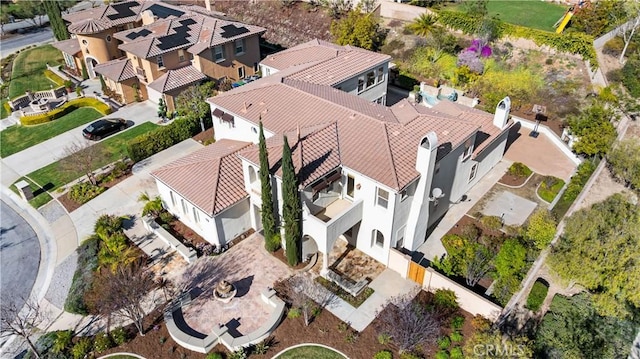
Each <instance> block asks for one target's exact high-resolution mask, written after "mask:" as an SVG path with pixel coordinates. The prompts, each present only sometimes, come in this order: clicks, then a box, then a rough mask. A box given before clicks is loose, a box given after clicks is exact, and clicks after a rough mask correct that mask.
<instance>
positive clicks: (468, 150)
mask: <svg viewBox="0 0 640 359" xmlns="http://www.w3.org/2000/svg"><path fill="white" fill-rule="evenodd" d="M472 152H473V144H472V143H471V139H468V140H467V141H466V142H465V143H464V154H462V159H463V160H465V159H467V158H469V157H470V156H471V153H472Z"/></svg>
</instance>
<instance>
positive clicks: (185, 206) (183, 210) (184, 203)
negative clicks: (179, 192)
mask: <svg viewBox="0 0 640 359" xmlns="http://www.w3.org/2000/svg"><path fill="white" fill-rule="evenodd" d="M180 203H181V204H182V213H184V214H187V213H189V210H188V209H187V203H186V202H185V201H184V199H182V198H180Z"/></svg>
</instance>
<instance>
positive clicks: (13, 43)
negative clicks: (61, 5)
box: [0, 27, 53, 57]
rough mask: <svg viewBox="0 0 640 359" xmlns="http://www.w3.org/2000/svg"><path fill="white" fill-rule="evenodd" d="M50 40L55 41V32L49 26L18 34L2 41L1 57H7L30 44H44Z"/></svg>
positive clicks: (0, 47)
mask: <svg viewBox="0 0 640 359" xmlns="http://www.w3.org/2000/svg"><path fill="white" fill-rule="evenodd" d="M49 42H53V32H51V28H48V27H47V28H44V29H41V30H40V31H38V32H34V33H28V34H16V35H13V36H11V37H8V38H6V39H3V40H2V42H0V57H6V56H8V55H10V54H12V53H14V52H16V51H17V50H20V49H22V48H25V47H27V46H29V45H42V44H46V43H49Z"/></svg>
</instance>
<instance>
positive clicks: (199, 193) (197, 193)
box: [151, 139, 251, 215]
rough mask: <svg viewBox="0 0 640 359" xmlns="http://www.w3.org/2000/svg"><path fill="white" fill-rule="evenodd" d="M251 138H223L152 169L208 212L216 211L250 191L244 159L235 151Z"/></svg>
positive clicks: (246, 145) (156, 175)
mask: <svg viewBox="0 0 640 359" xmlns="http://www.w3.org/2000/svg"><path fill="white" fill-rule="evenodd" d="M250 145H251V143H249V142H241V141H233V140H228V139H222V140H220V141H217V142H215V143H213V144H211V145H209V146H206V147H204V148H202V149H200V150H198V151H196V152H194V153H192V154H190V155H188V156H185V157H182V158H180V159H177V160H175V161H173V162H171V163H169V164H167V165H165V166H163V167H161V168H159V169H157V170H155V171H153V172H152V173H151V176H153V177H154V178H156V179H157V180H158V181H160V182H162V183H164V184H165V185H167V186H168V187H169V188H171V189H172V190H173V191H175V192H176V193H178V194H179V195H180V196H182V197H184V198H185V199H186V200H188V201H189V202H191V203H192V204H193V205H194V206H196V207H198V208H200V209H201V210H202V211H204V212H205V213H207V214H209V215H216V214H218V213H220V212H222V211H223V210H225V209H227V208H228V207H230V206H232V205H233V204H235V203H237V202H238V201H240V200H241V199H243V198H246V197H247V196H248V194H247V193H246V192H245V190H244V181H243V174H242V161H240V158H239V157H238V156H237V155H236V153H237V152H238V151H240V150H242V149H244V148H247V147H248V146H250Z"/></svg>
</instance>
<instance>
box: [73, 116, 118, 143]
mask: <svg viewBox="0 0 640 359" xmlns="http://www.w3.org/2000/svg"><path fill="white" fill-rule="evenodd" d="M125 128H127V121H126V120H124V119H122V118H104V119H102V120H98V121H96V122H94V123H92V124H90V125H89V126H87V127H86V128H85V129H84V130H82V135H84V138H86V139H88V140H95V141H98V140H100V139H102V138H103V137H106V136H109V135H110V134H112V133H114V132H118V131H122V130H124V129H125Z"/></svg>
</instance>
